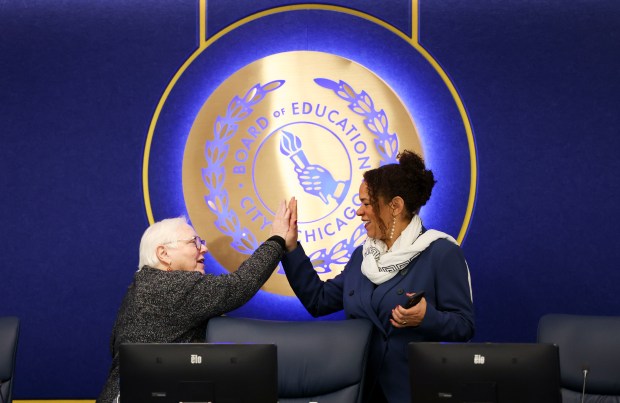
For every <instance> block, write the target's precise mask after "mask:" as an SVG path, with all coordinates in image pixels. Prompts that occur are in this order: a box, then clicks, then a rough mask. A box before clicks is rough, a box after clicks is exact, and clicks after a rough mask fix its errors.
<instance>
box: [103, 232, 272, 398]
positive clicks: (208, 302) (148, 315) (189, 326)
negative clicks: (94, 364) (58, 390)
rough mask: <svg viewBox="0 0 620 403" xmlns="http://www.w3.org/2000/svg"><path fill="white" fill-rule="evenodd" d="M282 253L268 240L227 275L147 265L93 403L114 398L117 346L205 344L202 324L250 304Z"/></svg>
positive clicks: (128, 299) (127, 300)
mask: <svg viewBox="0 0 620 403" xmlns="http://www.w3.org/2000/svg"><path fill="white" fill-rule="evenodd" d="M283 254H284V249H283V248H282V246H281V245H280V244H279V243H278V242H275V241H272V240H268V241H266V242H265V243H263V244H262V245H261V246H259V247H258V249H256V251H255V252H254V253H253V254H252V256H251V257H250V258H248V259H247V260H246V261H245V262H243V263H242V264H241V266H240V267H239V269H237V271H235V272H233V273H230V274H225V275H218V276H216V275H211V274H206V275H202V274H200V273H198V272H186V271H171V272H167V271H163V270H158V269H154V268H151V267H148V266H145V267H143V268H142V269H141V270H140V271H138V272H137V273H136V274H135V276H134V280H133V282H132V283H131V285H130V286H129V289H128V290H127V293H126V294H125V297H124V298H123V302H122V304H121V307H120V309H119V312H118V315H117V317H116V323H115V324H114V328H113V330H112V339H111V343H110V344H111V345H110V348H111V352H112V366H111V368H110V372H109V375H108V379H107V381H106V383H105V386H104V388H103V391H102V392H101V395H99V398H98V399H97V403H111V402H112V401H113V400H114V399H115V398H116V396H117V395H118V393H119V366H118V365H119V362H118V349H119V346H120V344H121V343H188V342H204V340H205V332H206V327H207V321H208V320H209V319H210V318H212V317H214V316H219V315H222V314H224V313H226V312H229V311H231V310H233V309H236V308H238V307H240V306H241V305H243V304H245V303H246V302H247V301H249V300H250V298H252V296H254V294H256V292H258V290H259V289H260V287H261V286H262V285H263V284H264V283H265V282H266V281H267V279H268V278H269V276H270V275H271V273H272V272H273V270H274V269H275V267H276V265H277V264H278V262H279V260H280V259H281V258H282V256H283Z"/></svg>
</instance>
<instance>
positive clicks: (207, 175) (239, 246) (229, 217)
mask: <svg viewBox="0 0 620 403" xmlns="http://www.w3.org/2000/svg"><path fill="white" fill-rule="evenodd" d="M314 81H315V82H316V83H317V84H318V85H320V86H321V87H324V88H327V89H330V90H332V91H333V92H334V93H335V94H336V95H337V96H338V97H339V98H341V99H343V100H345V101H347V102H349V109H350V110H351V111H353V112H354V113H356V114H357V115H360V116H363V117H364V124H365V125H366V127H367V128H368V130H370V132H371V133H372V134H374V135H375V137H376V138H375V140H374V143H375V148H376V150H377V152H378V153H379V156H380V157H381V160H380V165H384V164H390V163H395V162H397V160H396V156H397V154H398V137H397V136H396V134H394V133H389V129H388V118H387V116H386V114H385V112H384V111H383V109H381V110H379V111H377V110H376V109H375V106H374V102H373V100H372V98H371V97H370V96H369V95H368V94H367V93H366V92H365V91H362V92H360V93H357V92H355V90H354V89H353V87H351V86H350V85H349V84H347V83H346V82H344V81H342V80H340V81H339V82H338V83H337V82H335V81H332V80H328V79H325V78H317V79H315V80H314ZM283 84H284V81H283V80H275V81H271V82H269V83H267V84H265V85H263V86H261V85H260V84H257V85H255V86H254V87H252V88H251V89H250V90H249V91H248V92H247V93H246V94H245V96H244V97H243V98H240V97H238V96H235V97H234V98H233V99H232V100H231V101H230V103H229V104H228V108H227V110H226V115H225V116H218V117H217V119H216V121H215V125H214V128H213V140H208V141H207V142H206V143H205V160H206V162H207V166H206V168H203V169H202V179H203V183H204V184H205V186H206V188H207V195H206V196H205V202H206V204H207V206H208V207H209V209H210V210H211V211H212V212H213V213H214V214H215V215H216V217H217V219H216V220H215V226H216V227H217V229H218V230H219V231H220V232H222V233H223V234H225V235H228V236H230V237H231V238H232V239H233V241H232V242H231V246H232V247H233V248H234V249H235V250H237V251H238V252H241V253H243V254H248V255H249V254H251V253H252V252H253V251H254V250H255V249H256V248H258V245H259V244H258V241H257V240H256V237H255V236H254V234H253V233H252V232H251V231H250V230H249V229H247V228H245V227H244V228H242V227H241V223H240V220H239V217H238V216H237V214H236V213H235V212H234V211H233V210H231V209H230V205H229V202H230V200H229V197H228V192H227V191H226V189H224V188H223V184H224V177H225V170H224V167H223V165H222V163H223V162H224V161H225V160H226V158H227V156H228V151H229V146H228V144H227V143H228V141H229V140H230V139H231V138H232V137H234V135H235V134H236V133H237V129H238V125H237V124H238V123H239V122H241V121H243V120H244V119H245V118H246V117H248V116H249V115H250V114H251V113H252V111H253V109H252V106H254V105H256V104H258V103H259V102H260V101H262V100H263V99H264V98H265V95H266V94H267V93H269V92H271V91H274V90H276V89H278V88H280V87H281V86H282V85H283ZM364 234H365V230H364V224H363V223H362V224H360V225H359V226H358V227H357V228H356V229H355V230H354V231H353V234H352V235H351V237H350V238H348V239H343V240H341V241H340V242H338V243H336V244H335V245H334V246H333V247H332V248H331V249H330V250H329V252H327V249H325V248H323V249H318V250H316V251H314V252H312V253H311V254H310V255H309V256H308V257H309V259H310V261H311V262H312V264H313V266H314V268H315V270H316V271H317V273H319V274H324V273H328V272H330V271H332V270H331V269H330V267H331V265H333V264H340V265H344V264H346V263H347V262H348V261H349V259H350V258H351V255H352V253H353V251H354V250H355V248H357V247H358V246H359V245H361V244H362V239H363V238H364ZM279 272H280V273H281V271H279Z"/></svg>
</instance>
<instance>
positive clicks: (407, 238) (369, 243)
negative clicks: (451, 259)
mask: <svg viewBox="0 0 620 403" xmlns="http://www.w3.org/2000/svg"><path fill="white" fill-rule="evenodd" d="M421 232H422V220H421V219H420V216H418V215H417V214H416V215H415V216H413V218H412V219H411V222H410V223H409V225H407V228H405V230H404V231H403V232H402V233H401V234H400V236H399V237H398V239H396V241H395V242H394V244H393V245H392V248H391V249H389V250H388V248H387V245H386V244H385V242H383V241H382V240H380V239H375V238H370V237H368V238H366V241H364V246H363V247H362V254H363V257H364V259H363V260H362V273H364V275H365V276H366V277H368V279H369V280H370V281H372V282H373V283H375V284H377V285H378V284H383V283H385V282H386V281H388V280H389V279H391V278H392V277H394V276H395V275H396V274H397V273H398V272H399V271H400V270H402V269H404V268H405V267H407V265H408V264H409V263H411V261H412V260H413V259H415V258H416V257H418V255H420V253H422V252H423V251H424V250H425V249H426V248H428V247H429V245H430V244H432V243H433V242H435V241H436V240H438V239H442V238H443V239H447V240H448V241H450V242H452V243H454V244H457V242H456V240H455V239H454V238H452V237H451V236H450V235H448V234H446V233H443V232H441V231H437V230H434V229H431V230H428V231H426V232H424V233H423V234H421ZM457 245H458V244H457Z"/></svg>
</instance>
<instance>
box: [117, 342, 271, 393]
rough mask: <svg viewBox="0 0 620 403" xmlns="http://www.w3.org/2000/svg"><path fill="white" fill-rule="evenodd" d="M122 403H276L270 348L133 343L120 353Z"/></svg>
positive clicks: (248, 345) (206, 344) (240, 345)
mask: <svg viewBox="0 0 620 403" xmlns="http://www.w3.org/2000/svg"><path fill="white" fill-rule="evenodd" d="M119 354H120V356H119V360H120V361H119V366H120V393H121V401H122V402H123V403H154V402H157V403H179V402H186V403H188V402H193V403H206V402H211V403H232V402H236V403H241V402H253V403H255V402H261V403H263V402H264V403H275V402H277V400H278V361H277V351H276V346H275V345H274V344H224V343H222V344H219V343H161V344H160V343H135V344H121V346H120V350H119Z"/></svg>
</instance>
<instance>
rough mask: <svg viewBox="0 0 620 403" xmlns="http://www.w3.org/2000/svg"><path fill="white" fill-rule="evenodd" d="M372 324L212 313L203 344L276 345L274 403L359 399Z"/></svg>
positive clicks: (344, 402) (333, 402) (332, 402)
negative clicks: (261, 318)
mask: <svg viewBox="0 0 620 403" xmlns="http://www.w3.org/2000/svg"><path fill="white" fill-rule="evenodd" d="M371 332H372V325H371V323H370V322H368V321H366V320H362V319H349V320H340V321H297V322H286V321H270V320H259V319H248V318H232V317H216V318H213V319H211V320H210V321H209V324H208V326H207V339H206V341H207V343H219V342H228V343H266V344H275V345H276V347H277V351H278V395H279V399H278V401H279V403H301V402H304V403H308V402H312V401H317V402H321V403H347V402H361V399H362V391H363V386H364V385H363V384H364V375H365V371H366V360H367V357H368V346H369V343H370V335H371Z"/></svg>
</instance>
